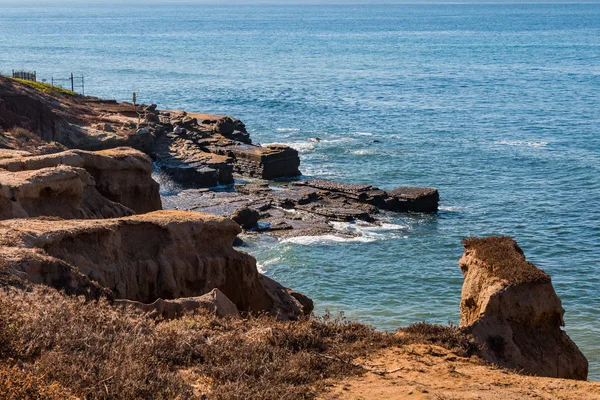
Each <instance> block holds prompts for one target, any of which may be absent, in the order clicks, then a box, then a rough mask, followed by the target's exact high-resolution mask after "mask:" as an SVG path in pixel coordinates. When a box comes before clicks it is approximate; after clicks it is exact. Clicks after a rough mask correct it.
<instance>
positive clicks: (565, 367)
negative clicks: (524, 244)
mask: <svg viewBox="0 0 600 400" xmlns="http://www.w3.org/2000/svg"><path fill="white" fill-rule="evenodd" d="M463 244H464V246H465V252H464V254H463V256H462V258H461V259H460V261H459V265H460V267H461V270H462V272H463V275H464V278H465V280H464V283H463V289H462V298H461V306H460V309H461V318H460V325H461V327H463V328H465V329H467V330H468V331H469V332H470V333H471V334H472V335H473V336H474V337H475V338H476V340H477V341H478V342H479V343H480V344H481V345H482V346H483V350H482V352H481V355H482V356H483V357H484V358H485V359H487V360H488V361H490V362H492V363H494V364H497V365H500V366H503V367H506V368H512V369H516V370H518V371H525V372H527V373H529V374H533V375H538V376H547V377H555V378H567V379H581V380H585V379H587V374H588V361H587V360H586V358H585V356H584V355H583V354H582V353H581V351H580V350H579V348H578V347H577V345H575V343H573V341H572V340H571V339H570V338H569V336H567V334H566V333H565V332H564V331H563V330H562V329H561V327H562V326H564V321H563V315H564V309H563V308H562V305H561V301H560V299H559V298H558V296H557V295H556V293H555V291H554V288H553V287H552V282H551V279H550V276H548V275H547V274H546V273H545V272H544V271H542V270H540V269H538V268H537V267H536V266H535V265H533V264H532V263H531V262H529V261H527V260H526V259H525V255H524V254H523V251H522V250H521V248H520V247H519V246H518V245H517V243H516V242H515V241H514V240H513V239H511V238H509V237H488V238H471V239H467V240H465V241H463Z"/></svg>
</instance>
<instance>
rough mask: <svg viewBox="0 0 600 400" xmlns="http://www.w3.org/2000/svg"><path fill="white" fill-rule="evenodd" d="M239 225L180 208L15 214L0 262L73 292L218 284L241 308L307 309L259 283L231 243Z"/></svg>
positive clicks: (175, 294) (165, 290)
mask: <svg viewBox="0 0 600 400" xmlns="http://www.w3.org/2000/svg"><path fill="white" fill-rule="evenodd" d="M239 232H241V228H240V227H239V225H238V224H236V223H235V222H233V221H232V220H229V219H226V218H222V217H217V216H214V215H208V214H202V213H193V212H179V211H157V212H153V213H148V214H143V215H135V216H131V217H126V218H116V219H103V220H48V219H13V220H8V221H2V222H0V266H1V267H2V269H3V270H4V271H9V272H10V273H12V274H14V275H17V276H20V277H21V278H24V279H27V280H29V281H31V282H34V283H44V284H48V285H51V286H55V287H59V288H62V287H65V286H68V287H69V288H70V291H71V292H74V293H78V292H82V291H85V290H88V291H89V289H86V288H89V287H95V288H97V289H96V290H103V289H107V290H109V291H110V293H111V295H112V296H114V298H117V299H126V300H131V301H135V302H140V303H148V304H151V303H154V302H155V301H157V300H158V299H163V300H173V299H182V298H195V297H198V296H202V295H205V294H207V293H209V292H211V291H212V290H213V289H219V290H220V291H221V292H222V293H223V294H224V295H225V296H226V297H227V298H228V299H229V300H231V302H233V304H235V306H236V307H237V309H238V310H239V311H241V312H264V311H267V312H269V313H271V314H273V315H276V316H278V317H279V318H281V319H295V318H298V317H299V316H301V315H304V314H306V313H310V312H311V311H312V303H311V302H309V301H307V300H305V298H304V297H302V296H301V295H298V294H295V292H291V291H289V290H288V289H286V288H284V287H282V286H280V285H278V284H274V283H271V282H270V281H266V282H267V283H264V282H265V279H266V278H264V277H262V276H261V275H260V274H259V273H258V270H257V268H256V260H255V259H254V258H253V257H252V256H250V255H249V254H246V253H243V252H240V251H237V250H234V249H233V247H232V243H233V241H234V239H235V237H236V236H237V234H238V233H239ZM32 260H33V261H32ZM73 286H74V287H73ZM84 289H85V290H84ZM194 301H196V302H198V301H197V300H194V299H188V300H185V301H183V300H178V301H177V303H178V304H183V303H182V302H184V303H185V302H187V303H190V302H192V303H193V302H194ZM171 303H172V302H171ZM182 307H183V306H182Z"/></svg>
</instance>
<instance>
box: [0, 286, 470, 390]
mask: <svg viewBox="0 0 600 400" xmlns="http://www.w3.org/2000/svg"><path fill="white" fill-rule="evenodd" d="M427 326H428V325H426V324H422V325H418V326H417V327H416V328H415V326H413V327H412V328H411V327H409V328H407V331H405V334H403V335H394V334H390V333H382V332H377V331H375V330H374V329H373V328H371V327H369V326H366V325H362V324H359V323H355V322H349V321H345V320H343V319H341V318H332V317H331V316H325V317H322V318H318V319H315V318H312V319H306V320H303V321H296V322H278V321H275V320H274V319H272V318H270V317H266V316H263V317H255V318H249V319H217V318H215V317H213V316H210V315H206V314H196V315H190V316H186V317H184V318H182V319H179V320H173V321H155V320H152V319H150V318H148V317H146V316H144V315H141V314H139V313H137V312H135V311H132V310H125V309H122V308H116V307H113V306H111V305H110V304H109V303H108V302H107V301H99V302H86V301H85V300H84V299H82V298H74V297H68V296H65V295H63V294H60V293H58V292H56V291H55V290H53V289H47V288H41V287H34V288H32V289H31V288H30V290H29V291H24V290H19V289H14V288H13V289H10V290H7V289H0V365H2V368H3V369H2V372H0V386H2V387H3V388H5V389H4V390H5V393H4V395H3V393H2V392H0V398H36V396H37V398H53V397H52V396H54V393H58V395H57V396H58V397H61V395H63V397H64V396H66V394H65V393H71V394H73V395H74V396H77V397H80V398H87V399H99V398H116V399H136V398H148V399H188V398H202V396H206V398H209V399H247V398H255V399H278V400H282V399H310V398H314V397H315V396H316V395H317V394H318V393H319V392H320V391H321V389H323V388H324V385H325V380H327V379H330V378H342V377H345V376H349V375H354V374H361V373H363V372H364V370H363V369H362V368H361V367H360V366H357V365H355V364H353V363H352V362H351V360H353V359H355V358H356V357H359V356H365V355H366V354H368V353H370V352H372V351H375V350H377V349H380V348H384V347H387V346H393V345H403V344H407V343H415V342H418V341H423V340H427V341H428V342H432V343H433V342H435V341H434V339H433V337H434V336H435V335H436V334H438V333H440V332H442V333H443V334H442V335H441V336H439V340H438V342H436V343H440V344H443V345H446V346H458V347H459V348H464V344H463V341H462V340H463V339H457V338H458V337H459V336H457V334H456V332H454V331H444V329H443V328H432V329H433V330H428V329H427V328H426V327H427ZM436 329H437V330H436ZM440 329H441V331H440ZM449 329H454V328H449ZM13 372H14V373H13ZM6 388H8V389H6ZM11 388H12V389H11ZM19 388H22V389H19ZM36 390H37V392H36ZM7 391H8V392H7ZM28 391H31V394H27V393H29V392H28ZM6 393H8V394H6Z"/></svg>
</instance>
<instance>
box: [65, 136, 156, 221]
mask: <svg viewBox="0 0 600 400" xmlns="http://www.w3.org/2000/svg"><path fill="white" fill-rule="evenodd" d="M75 153H76V154H78V155H79V156H80V157H81V158H82V159H83V168H85V170H86V171H88V172H89V173H90V174H91V175H92V176H93V177H94V179H95V181H96V188H97V189H98V191H99V192H100V193H102V195H104V196H105V197H107V198H108V199H110V200H112V201H115V202H117V203H121V204H123V205H124V206H126V207H129V208H131V209H132V210H133V211H135V212H136V213H140V214H141V213H146V212H150V211H157V210H161V209H162V203H161V199H160V192H159V185H158V183H156V182H155V181H154V180H153V179H152V160H151V159H150V157H148V156H147V155H145V154H144V153H142V152H140V151H137V150H134V149H132V148H128V147H118V148H115V149H110V150H102V151H96V152H92V151H82V150H75Z"/></svg>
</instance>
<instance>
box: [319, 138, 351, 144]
mask: <svg viewBox="0 0 600 400" xmlns="http://www.w3.org/2000/svg"><path fill="white" fill-rule="evenodd" d="M354 141H356V139H355V138H352V137H341V138H336V139H321V143H342V142H354Z"/></svg>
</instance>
